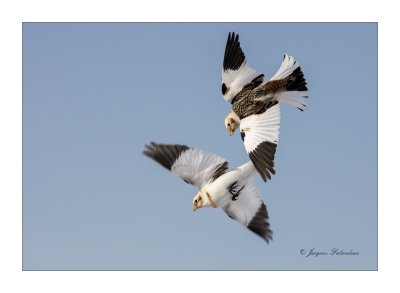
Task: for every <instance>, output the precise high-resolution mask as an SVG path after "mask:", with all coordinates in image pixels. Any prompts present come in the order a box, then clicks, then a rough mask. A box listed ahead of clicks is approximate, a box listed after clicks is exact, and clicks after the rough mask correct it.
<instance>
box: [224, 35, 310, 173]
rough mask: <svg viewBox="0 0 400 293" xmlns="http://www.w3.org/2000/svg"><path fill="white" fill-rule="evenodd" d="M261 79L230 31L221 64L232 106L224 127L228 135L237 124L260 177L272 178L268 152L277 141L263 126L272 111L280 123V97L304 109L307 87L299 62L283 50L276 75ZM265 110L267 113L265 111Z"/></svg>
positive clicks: (225, 93) (270, 151)
mask: <svg viewBox="0 0 400 293" xmlns="http://www.w3.org/2000/svg"><path fill="white" fill-rule="evenodd" d="M263 80H264V74H260V73H257V72H256V70H254V69H253V68H251V67H250V65H249V64H248V62H247V59H246V57H245V55H244V53H243V50H242V48H241V47H240V42H239V35H235V33H232V34H231V33H229V35H228V40H227V43H226V47H225V55H224V62H223V68H222V94H223V96H224V99H225V100H226V101H227V102H230V103H231V104H232V110H231V111H230V112H229V113H228V115H227V116H226V118H225V127H226V129H227V130H228V132H229V134H230V135H232V134H233V133H234V132H235V130H236V129H237V128H239V127H240V133H241V137H242V139H243V142H244V146H245V148H246V151H247V153H248V155H249V157H250V159H251V161H252V162H253V163H254V166H255V167H256V169H257V171H258V172H259V173H260V175H261V177H262V178H263V180H264V181H267V177H268V179H271V177H270V174H269V173H273V174H274V172H273V171H272V170H271V167H273V165H272V166H271V153H275V148H276V143H277V141H275V140H274V136H272V137H271V135H270V134H271V133H270V132H269V131H266V130H265V129H264V127H263V126H264V125H266V124H268V123H271V120H272V118H271V117H270V116H271V115H275V116H274V118H276V120H274V121H275V122H276V123H278V124H279V118H280V117H279V106H277V104H278V103H279V102H280V101H284V102H287V103H289V104H291V105H293V106H296V107H297V108H299V109H300V110H301V111H303V109H304V107H305V98H307V97H308V96H307V90H308V89H307V86H306V85H307V83H306V81H305V79H304V75H303V72H302V71H301V68H300V66H299V64H298V63H297V62H296V61H295V60H294V58H293V57H291V56H288V55H286V54H285V55H284V59H283V62H282V65H281V67H280V68H279V69H278V71H277V72H276V73H275V75H274V76H273V77H272V78H271V79H270V80H269V81H267V82H265V83H264V82H263ZM274 107H275V109H274V110H272V109H273V108H274ZM265 112H268V113H269V114H267V115H264V113H265ZM255 116H261V117H257V118H256V117H255ZM253 137H257V140H256V141H255V140H254V139H252V138H253ZM246 138H248V139H246ZM264 157H266V158H268V159H267V160H265V159H264ZM272 163H273V158H272ZM268 171H269V172H268Z"/></svg>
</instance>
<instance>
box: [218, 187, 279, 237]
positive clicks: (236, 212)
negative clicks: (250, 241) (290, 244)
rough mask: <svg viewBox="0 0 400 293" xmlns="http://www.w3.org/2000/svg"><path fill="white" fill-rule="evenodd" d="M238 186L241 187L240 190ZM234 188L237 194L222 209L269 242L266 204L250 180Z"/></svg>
mask: <svg viewBox="0 0 400 293" xmlns="http://www.w3.org/2000/svg"><path fill="white" fill-rule="evenodd" d="M240 188H243V189H242V190H240ZM236 189H237V190H235V192H238V191H239V192H240V193H239V195H238V196H237V197H234V196H233V198H232V200H231V201H229V203H227V204H226V205H225V206H223V207H222V209H223V210H224V211H225V213H226V214H227V215H228V216H229V217H231V218H232V219H234V220H236V221H238V222H239V223H241V224H242V225H244V226H246V227H247V228H248V229H250V230H251V231H253V232H254V233H256V234H257V235H258V236H260V237H261V238H263V239H264V240H265V241H267V243H269V241H270V240H272V231H271V229H270V224H269V221H268V219H269V217H268V211H267V206H266V205H265V203H264V202H263V200H262V199H261V196H260V194H259V192H258V189H257V188H256V187H255V186H254V184H253V183H252V182H248V183H247V184H246V185H245V186H244V187H241V186H240V185H238V186H236ZM233 193H234V192H233ZM234 194H235V193H234Z"/></svg>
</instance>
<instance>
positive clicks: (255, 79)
mask: <svg viewBox="0 0 400 293" xmlns="http://www.w3.org/2000/svg"><path fill="white" fill-rule="evenodd" d="M263 78H264V75H263V74H259V73H257V72H256V70H254V69H253V68H251V67H250V65H249V64H248V63H247V59H246V57H245V55H244V53H243V51H242V48H241V47H240V42H239V35H238V34H235V33H229V35H228V40H227V42H226V47H225V55H224V63H223V66H222V94H223V95H224V99H225V100H226V101H228V102H231V101H232V99H233V98H234V97H235V96H236V95H237V94H238V93H239V92H240V91H241V90H242V89H243V88H244V87H245V86H246V85H250V86H252V87H257V86H258V85H260V84H261V83H262V82H263Z"/></svg>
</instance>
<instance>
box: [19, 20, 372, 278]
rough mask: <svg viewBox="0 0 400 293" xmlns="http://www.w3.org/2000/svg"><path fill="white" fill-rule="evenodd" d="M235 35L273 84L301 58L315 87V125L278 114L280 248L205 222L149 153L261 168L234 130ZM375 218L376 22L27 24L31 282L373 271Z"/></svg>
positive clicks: (273, 196) (274, 202) (27, 260)
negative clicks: (171, 149) (228, 75)
mask: <svg viewBox="0 0 400 293" xmlns="http://www.w3.org/2000/svg"><path fill="white" fill-rule="evenodd" d="M229 31H235V32H237V33H239V34H240V39H241V44H242V48H243V50H244V52H245V54H246V56H247V58H248V60H249V63H250V65H251V66H252V67H254V68H255V69H257V70H258V71H261V72H264V73H265V75H266V77H269V76H272V75H273V74H274V73H275V71H276V70H277V69H278V68H279V66H280V64H281V61H282V57H283V54H284V53H289V54H291V55H293V56H294V57H295V58H296V59H297V60H298V61H299V63H300V64H301V66H302V69H303V71H304V74H305V77H306V79H307V82H308V85H309V89H310V91H309V96H310V98H309V104H308V108H307V109H306V111H304V112H300V111H298V110H297V109H294V108H292V107H290V106H288V105H283V106H282V107H281V129H280V130H281V131H280V141H279V145H278V149H277V154H276V168H277V172H276V175H275V176H274V177H273V178H272V180H271V181H269V182H268V183H267V184H265V183H263V182H262V180H261V179H260V178H256V184H257V186H258V187H259V189H260V192H261V194H262V196H263V198H264V200H265V202H266V204H267V207H268V211H269V215H270V223H271V228H272V230H273V231H274V240H273V241H272V242H271V243H270V245H267V244H266V243H265V242H264V241H263V240H262V239H261V238H259V237H257V236H256V235H255V234H253V233H252V232H250V231H248V230H247V229H245V228H243V227H242V226H241V225H240V224H238V223H236V222H234V221H232V220H231V219H229V218H228V217H227V216H226V215H225V214H224V213H223V211H222V210H214V209H201V210H198V211H196V212H193V211H192V199H193V196H194V195H195V194H196V190H195V188H194V187H192V186H191V185H187V184H185V183H184V182H183V181H182V180H181V179H179V178H178V177H176V176H174V175H173V174H170V173H169V172H168V171H166V170H165V169H164V168H162V167H161V166H159V165H158V164H156V163H155V162H154V161H151V160H150V159H148V158H147V157H145V156H143V155H142V151H143V149H144V144H146V143H148V142H150V141H156V142H164V143H181V144H188V145H190V146H193V147H197V148H201V149H204V150H207V151H210V152H214V153H216V154H218V155H221V156H223V157H224V158H226V159H227V160H228V161H229V163H230V166H231V167H232V168H235V167H237V166H239V165H241V164H243V163H245V162H246V161H247V160H248V157H247V155H246V152H245V150H244V146H243V144H242V142H241V140H240V136H239V134H238V133H236V135H235V136H233V137H230V136H229V135H228V134H227V132H226V130H225V127H224V123H223V121H224V117H225V115H226V113H227V112H228V111H229V104H228V103H226V102H225V101H224V100H223V97H222V94H221V70H222V60H223V53H224V48H225V43H226V38H227V34H228V32H229ZM376 204H377V26H376V25H375V24H321V23H309V24H297V23H288V24H283V23H276V24H268V23H265V24H231V23H225V24H214V23H213V24H211V23H210V24H162V23H161V24H124V23H116V24H79V23H76V24H51V23H48V24H32V23H26V24H24V26H23V267H24V269H27V270H35V269H46V270H47V269H50V270H51V269H69V270H70V269H97V270H114V269H122V270H131V269H132V270H143V269H146V270H147V269H161V270H164V269H175V270H176V269H178V270H180V269H191V270H193V269H194V270H196V269H223V270H226V269H228V270H229V269H244V270H247V269H257V270H258V269H262V270H264V269H267V270H289V269H290V270H293V269H296V270H297V269H306V270H319V269H376V265H377V214H376V211H377V207H376ZM312 248H315V250H316V251H328V252H329V251H331V249H333V248H338V249H343V250H344V251H350V250H352V251H357V252H359V255H357V256H319V257H311V256H310V257H305V256H304V255H301V253H300V250H301V249H304V250H306V251H309V250H310V249H312Z"/></svg>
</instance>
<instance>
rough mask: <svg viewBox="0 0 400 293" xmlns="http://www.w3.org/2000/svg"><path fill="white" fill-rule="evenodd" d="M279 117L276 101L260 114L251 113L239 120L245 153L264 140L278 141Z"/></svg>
mask: <svg viewBox="0 0 400 293" xmlns="http://www.w3.org/2000/svg"><path fill="white" fill-rule="evenodd" d="M280 119H281V115H280V107H279V103H278V104H276V105H274V106H272V107H271V108H269V109H268V110H266V111H265V112H264V113H262V114H256V115H251V116H248V117H246V118H244V119H243V120H241V122H240V131H241V132H242V133H244V139H243V142H244V146H245V148H246V151H247V153H250V152H252V151H253V150H254V149H256V148H257V146H258V145H259V144H260V143H262V142H264V141H268V142H271V143H275V144H277V143H278V140H279V123H280ZM242 137H243V134H242Z"/></svg>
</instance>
